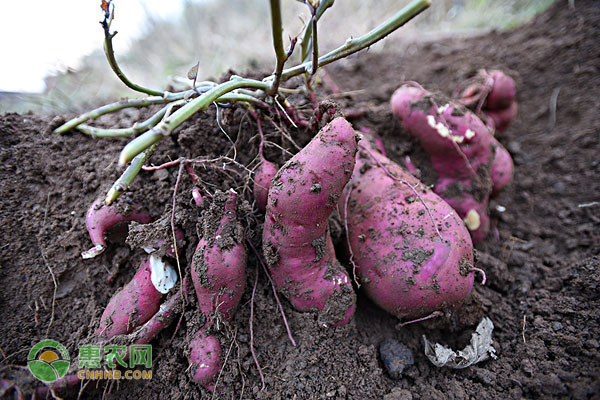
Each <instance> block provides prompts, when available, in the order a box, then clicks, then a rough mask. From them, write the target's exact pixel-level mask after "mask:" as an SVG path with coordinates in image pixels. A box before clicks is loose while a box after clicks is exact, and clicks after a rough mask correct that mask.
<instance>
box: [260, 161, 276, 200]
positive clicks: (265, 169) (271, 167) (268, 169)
mask: <svg viewBox="0 0 600 400" xmlns="http://www.w3.org/2000/svg"><path fill="white" fill-rule="evenodd" d="M276 174H277V167H276V166H275V164H273V163H272V162H270V161H268V160H265V159H263V160H262V162H261V163H260V166H259V167H258V168H257V169H256V172H255V173H254V198H255V199H256V206H257V207H258V209H259V210H263V211H264V210H265V208H266V207H267V197H268V196H269V186H270V185H271V179H273V177H274V176H275V175H276Z"/></svg>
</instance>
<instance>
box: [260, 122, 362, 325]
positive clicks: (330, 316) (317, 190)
mask: <svg viewBox="0 0 600 400" xmlns="http://www.w3.org/2000/svg"><path fill="white" fill-rule="evenodd" d="M356 143H357V135H356V133H355V132H354V130H353V129H352V127H351V126H350V124H349V123H348V122H347V121H346V120H345V119H343V118H336V119H334V120H333V121H331V122H330V123H329V124H327V125H326V126H325V127H324V128H323V129H321V131H320V132H319V133H318V134H317V135H316V136H315V137H314V138H313V139H312V140H311V142H310V143H309V144H307V145H306V147H304V148H303V149H302V150H301V151H300V152H298V153H297V154H296V155H295V156H294V157H292V158H291V159H290V160H289V161H288V162H287V163H286V164H285V165H284V166H283V167H281V169H280V170H279V172H278V173H277V175H276V176H275V178H273V180H272V181H271V188H270V190H269V199H268V202H267V211H266V216H265V224H264V229H263V252H264V255H265V258H266V260H267V263H268V265H269V268H270V271H271V274H272V276H273V278H274V280H275V283H276V285H277V287H278V289H279V290H280V291H281V292H282V293H283V294H284V295H285V296H286V297H287V298H288V300H289V301H290V302H291V303H292V305H293V306H294V307H295V308H296V309H297V310H299V311H303V312H306V311H317V312H319V320H318V323H319V324H320V325H324V326H337V325H341V324H345V323H347V322H348V321H349V320H350V318H351V317H352V314H353V313H354V309H355V301H356V298H355V294H354V291H353V289H352V285H351V283H350V279H349V278H348V275H347V274H346V272H345V271H344V269H343V268H342V266H341V265H340V263H339V262H338V261H337V259H336V257H335V252H334V249H333V244H332V242H331V238H330V235H329V231H328V220H329V216H330V215H331V213H332V212H333V210H334V208H335V207H336V206H337V204H338V200H339V198H340V195H341V194H342V190H343V189H344V186H345V185H346V183H347V182H348V180H349V179H350V176H351V174H352V170H353V169H354V163H355V154H356V150H357V147H356V146H357V145H356Z"/></svg>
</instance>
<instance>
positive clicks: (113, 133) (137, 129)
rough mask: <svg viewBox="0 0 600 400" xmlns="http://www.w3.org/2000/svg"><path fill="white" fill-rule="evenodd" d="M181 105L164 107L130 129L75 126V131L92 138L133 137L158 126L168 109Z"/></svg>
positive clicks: (172, 104) (176, 103)
mask: <svg viewBox="0 0 600 400" xmlns="http://www.w3.org/2000/svg"><path fill="white" fill-rule="evenodd" d="M180 102H181V103H180ZM182 104H184V103H183V100H179V101H176V102H173V103H171V104H169V105H167V106H164V107H163V108H161V109H160V110H159V111H158V112H157V113H156V114H154V115H153V116H151V117H150V118H148V119H147V120H145V121H144V122H142V123H140V124H138V123H135V124H134V125H133V126H132V127H130V128H123V129H103V128H96V127H93V126H89V125H85V124H81V125H79V126H77V127H76V128H75V129H77V130H78V131H80V132H82V133H85V134H86V135H90V136H91V137H94V138H106V137H128V136H135V135H137V134H138V133H141V132H146V131H147V130H148V129H150V128H152V127H153V126H154V125H156V124H158V123H159V122H160V120H161V119H162V117H163V116H164V115H165V113H166V112H167V110H168V109H169V107H171V106H176V105H182Z"/></svg>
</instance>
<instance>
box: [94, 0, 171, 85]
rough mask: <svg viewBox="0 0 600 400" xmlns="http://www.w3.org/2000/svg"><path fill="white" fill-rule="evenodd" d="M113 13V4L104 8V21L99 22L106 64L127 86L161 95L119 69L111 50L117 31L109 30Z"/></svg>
mask: <svg viewBox="0 0 600 400" xmlns="http://www.w3.org/2000/svg"><path fill="white" fill-rule="evenodd" d="M113 13H114V6H113V7H112V11H110V12H109V11H108V9H107V10H106V12H105V14H104V16H105V17H104V21H102V22H101V24H102V28H103V29H104V54H106V59H107V60H108V64H109V65H110V68H112V70H113V71H114V73H115V74H117V76H118V77H119V79H120V80H121V82H123V83H124V84H125V85H126V86H127V87H129V88H131V89H133V90H135V91H137V92H142V93H146V94H149V95H151V96H160V95H162V92H159V91H156V90H152V89H148V88H145V87H143V86H140V85H137V84H135V83H133V82H131V81H130V80H129V78H127V76H125V74H124V73H123V71H121V68H120V67H119V64H117V59H116V58H115V52H114V50H113V45H112V39H113V37H115V35H116V34H117V32H116V31H115V32H112V33H111V32H110V23H111V22H112V20H113V17H114V14H113Z"/></svg>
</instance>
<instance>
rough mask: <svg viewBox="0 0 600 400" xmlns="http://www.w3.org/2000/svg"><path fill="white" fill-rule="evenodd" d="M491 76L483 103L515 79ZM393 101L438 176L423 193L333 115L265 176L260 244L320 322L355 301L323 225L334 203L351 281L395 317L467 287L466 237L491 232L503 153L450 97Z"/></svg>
mask: <svg viewBox="0 0 600 400" xmlns="http://www.w3.org/2000/svg"><path fill="white" fill-rule="evenodd" d="M492 76H493V77H494V79H495V80H493V81H492V82H491V88H490V90H488V92H487V93H486V97H485V101H484V104H485V106H486V107H487V108H486V109H485V110H486V111H488V112H491V111H492V110H495V109H496V108H495V107H502V108H507V107H512V105H513V104H515V105H516V102H515V101H514V97H515V93H514V82H513V81H512V80H511V79H510V78H507V77H506V76H505V75H503V74H502V75H500V74H497V73H495V72H494V73H493V74H492ZM505 78H507V79H505ZM507 81H508V82H509V83H508V84H507V83H506V82H507ZM510 82H512V89H511V88H510ZM507 87H508V89H507ZM391 107H392V111H393V113H394V114H395V115H396V117H397V118H398V119H399V120H400V122H401V123H402V125H403V126H404V128H405V129H406V130H407V131H408V132H409V133H410V134H412V135H414V136H415V137H416V138H418V139H419V141H420V142H421V145H422V146H423V148H424V149H425V150H426V151H427V153H428V154H429V156H430V159H431V163H432V166H433V168H434V169H435V171H436V172H437V176H438V178H437V181H436V184H435V185H434V188H433V190H431V189H430V188H428V187H427V186H425V185H423V184H422V183H421V182H419V181H418V180H417V179H416V178H415V177H414V176H413V175H411V174H410V173H408V172H407V171H406V170H405V169H403V168H402V167H401V166H400V165H398V164H396V163H395V162H393V161H392V160H390V159H389V158H387V157H386V155H385V151H384V150H383V148H382V146H381V143H380V142H378V141H377V139H376V138H374V137H371V136H370V134H369V133H364V134H357V132H355V131H354V130H353V128H352V127H351V125H350V124H349V123H348V122H347V121H346V120H344V119H343V118H336V119H334V120H333V121H331V122H330V123H329V124H327V125H326V126H325V127H324V128H323V129H322V130H321V131H320V132H319V133H318V134H317V135H316V136H315V137H314V139H313V140H312V141H311V142H310V143H309V144H308V145H307V146H306V147H305V148H304V149H303V150H301V151H300V152H299V153H297V154H296V155H295V156H294V157H293V158H292V159H290V160H289V161H288V162H287V163H286V164H285V165H284V166H283V167H282V168H281V169H280V170H279V171H278V172H277V174H276V175H275V176H274V177H273V178H272V180H271V182H270V188H269V193H268V200H267V204H266V217H265V224H264V228H263V250H264V254H265V258H266V259H267V262H268V265H269V267H270V271H271V274H272V275H273V277H274V278H275V281H276V283H277V285H278V287H279V290H281V291H282V292H283V293H284V294H285V296H286V297H287V298H288V300H289V301H290V302H291V304H292V305H293V306H294V307H295V308H296V309H297V310H299V311H315V312H317V313H318V316H319V318H318V321H320V322H321V323H322V325H324V326H337V325H341V324H344V323H347V322H348V320H349V319H350V317H351V316H352V313H353V312H354V309H355V303H354V294H353V290H354V288H353V286H352V280H351V279H350V278H349V276H348V273H347V272H346V271H345V269H344V268H343V267H341V265H340V263H339V262H338V260H337V258H336V254H335V251H336V250H335V249H334V247H333V245H332V242H331V237H330V233H329V231H328V220H329V217H330V216H331V214H332V212H333V211H334V210H336V208H337V210H338V211H339V215H340V217H341V219H342V221H343V222H344V227H345V235H346V239H347V240H346V243H347V245H346V248H345V249H342V252H343V253H344V254H345V255H346V256H348V255H349V263H350V264H352V267H353V270H354V272H355V274H356V275H357V277H358V279H360V282H361V289H362V290H364V292H365V293H366V294H367V295H368V296H369V297H370V298H371V299H372V300H373V301H374V302H375V303H376V304H378V305H379V306H380V307H382V308H383V309H385V310H387V311H388V312H390V313H392V314H393V315H395V316H397V317H399V318H402V319H406V320H418V319H421V318H426V317H427V316H428V315H431V314H432V313H435V312H436V311H440V310H443V309H444V308H450V307H453V306H455V305H458V304H460V303H461V302H462V300H463V299H464V298H465V297H466V296H467V295H468V294H469V292H470V290H471V288H472V285H473V271H475V270H477V269H476V268H474V267H473V243H474V242H475V243H476V242H478V241H481V240H483V239H484V238H485V237H486V236H487V234H488V232H489V229H490V218H489V215H488V202H489V199H490V198H491V197H493V196H495V195H496V194H497V193H498V192H499V191H500V190H501V189H502V188H504V187H505V186H506V185H507V184H508V183H509V182H510V181H511V179H512V174H513V163H512V159H511V157H510V154H509V153H508V151H507V150H506V149H505V148H504V147H503V146H502V145H501V144H500V143H499V142H498V141H497V140H496V139H495V138H494V136H493V131H491V130H490V129H489V128H490V127H489V126H488V125H486V124H485V123H484V122H483V121H482V120H481V119H480V118H479V117H478V116H477V115H476V114H475V113H473V112H472V111H470V110H469V109H467V108H466V107H464V106H462V105H461V104H460V103H459V102H454V101H452V100H450V99H449V98H446V97H444V96H442V95H439V94H434V93H430V92H428V91H427V90H425V89H423V88H422V87H421V86H420V85H418V84H415V83H413V84H409V85H403V86H402V87H400V88H399V89H398V90H397V91H396V92H395V93H394V95H393V97H392V100H391ZM512 118H514V116H513V117H512ZM503 127H504V126H503ZM263 181H264V180H263Z"/></svg>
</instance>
